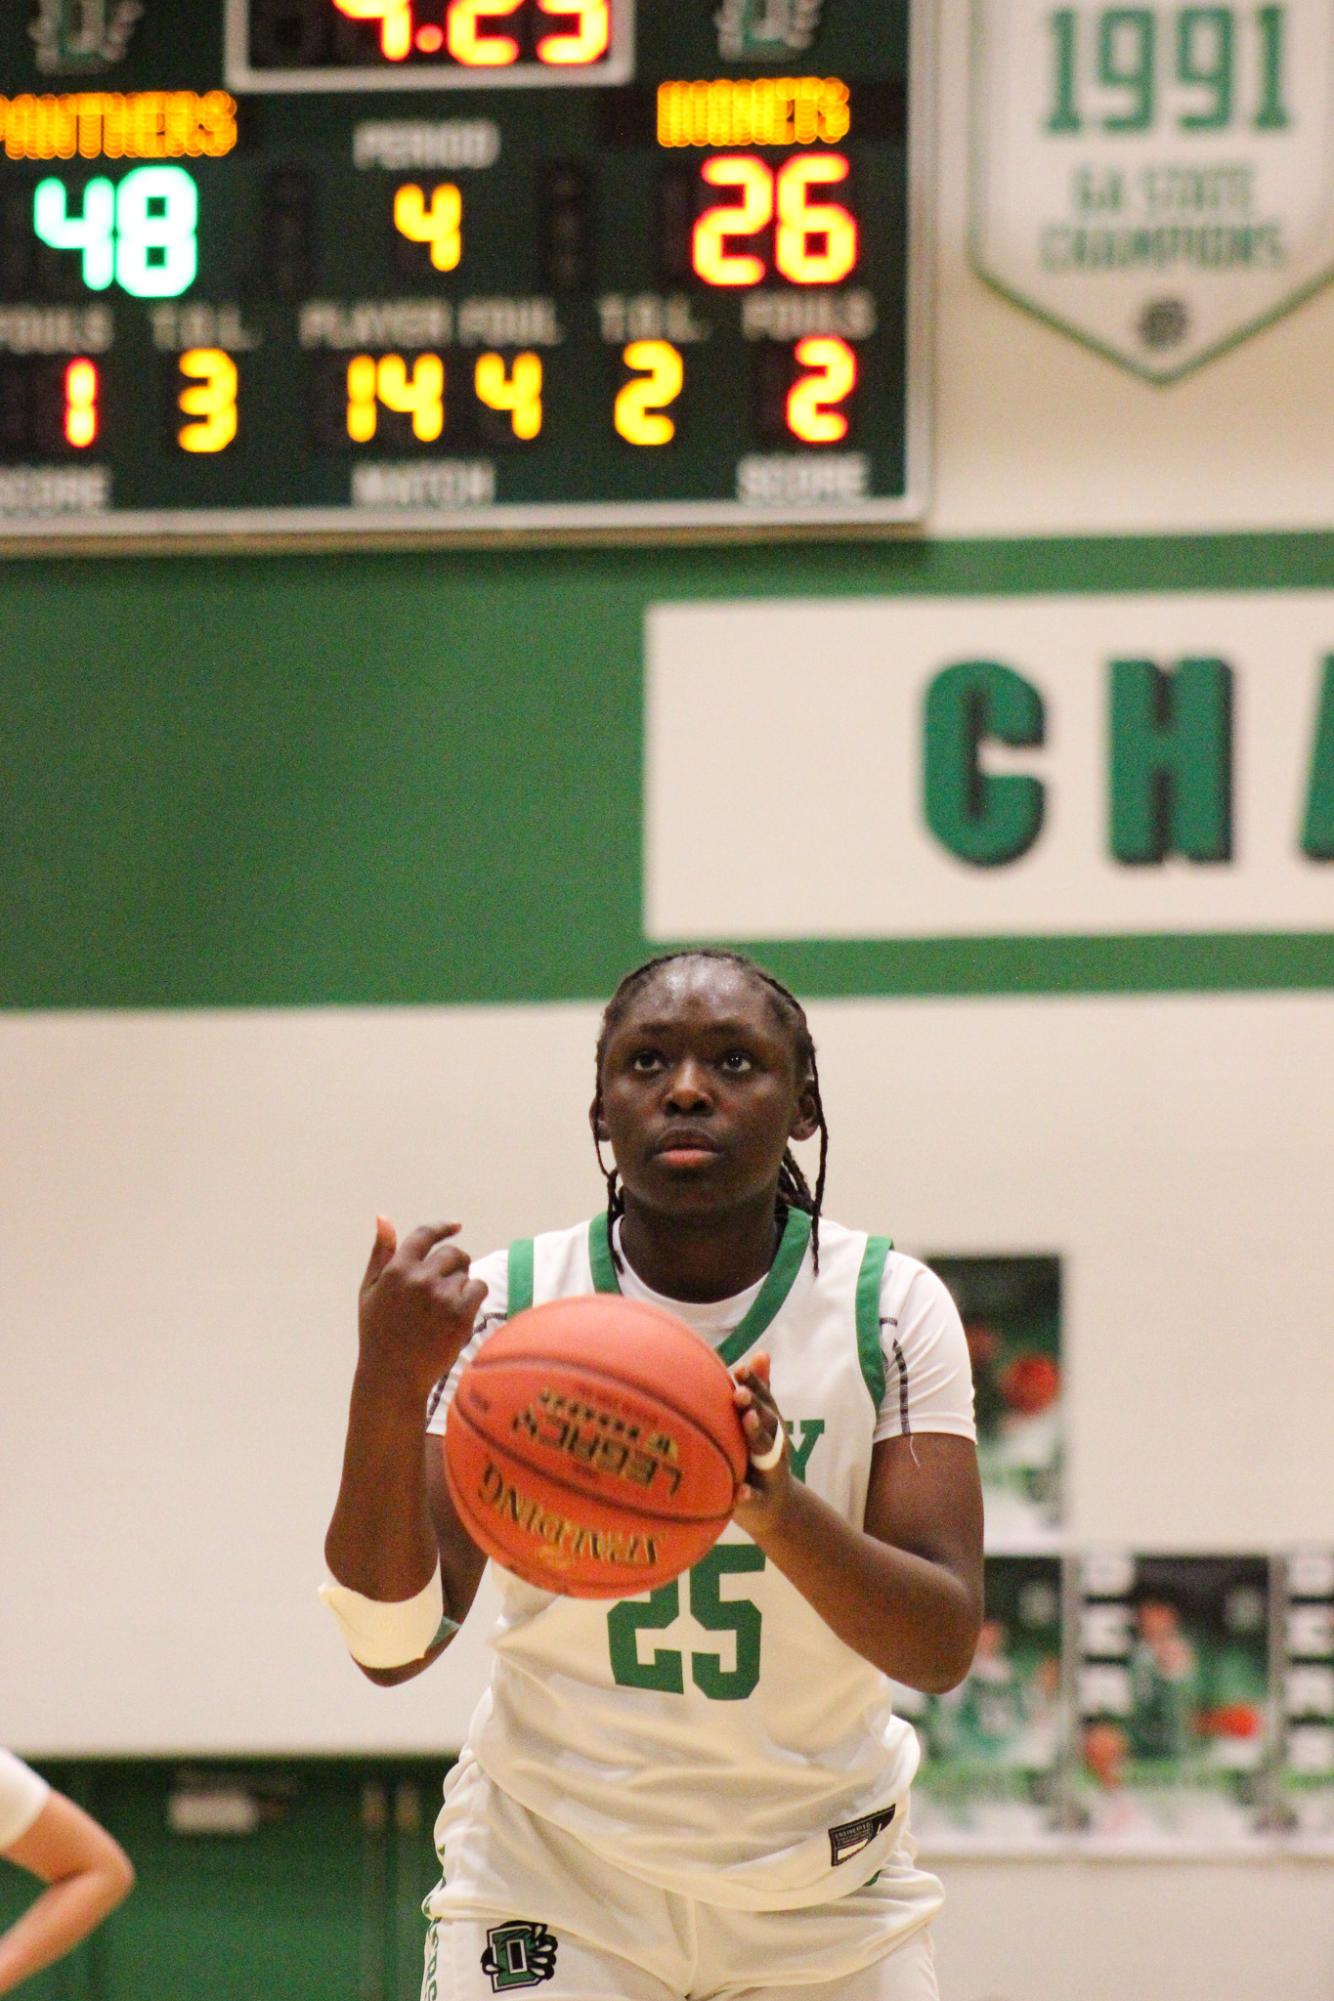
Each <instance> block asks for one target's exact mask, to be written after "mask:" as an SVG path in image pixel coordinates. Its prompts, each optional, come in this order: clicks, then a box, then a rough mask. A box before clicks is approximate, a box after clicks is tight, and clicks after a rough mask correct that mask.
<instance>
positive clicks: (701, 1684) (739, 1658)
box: [607, 1543, 764, 1702]
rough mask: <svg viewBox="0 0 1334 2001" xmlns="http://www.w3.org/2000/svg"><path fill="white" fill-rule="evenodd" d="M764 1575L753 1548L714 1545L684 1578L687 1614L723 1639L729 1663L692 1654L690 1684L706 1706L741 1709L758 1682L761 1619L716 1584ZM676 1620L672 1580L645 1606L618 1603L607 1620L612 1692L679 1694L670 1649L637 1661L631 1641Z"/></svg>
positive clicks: (680, 1667)
mask: <svg viewBox="0 0 1334 2001" xmlns="http://www.w3.org/2000/svg"><path fill="white" fill-rule="evenodd" d="M763 1569H764V1551H763V1550H762V1549H757V1548H756V1547H755V1545H754V1543H715V1544H714V1546H713V1548H712V1549H711V1550H710V1551H709V1553H708V1555H707V1556H706V1557H703V1558H702V1559H701V1560H700V1562H698V1563H697V1564H696V1565H695V1567H694V1569H693V1570H692V1571H691V1572H690V1613H691V1617H692V1618H693V1619H694V1621H695V1623H696V1625H699V1626H703V1628H704V1630H705V1632H707V1633H731V1634H733V1635H734V1636H735V1641H736V1664H735V1666H733V1667H730V1668H725V1667H724V1666H723V1661H722V1655H721V1654H706V1653H693V1654H691V1656H690V1679H691V1680H692V1681H693V1682H694V1684H695V1686H696V1688H697V1689H698V1690H699V1691H700V1693H701V1695H706V1696H707V1697H708V1699H709V1700H710V1702H744V1701H745V1699H746V1697H747V1696H748V1695H753V1694H754V1692H755V1689H756V1687H757V1686H758V1684H759V1679H760V1628H761V1623H762V1615H761V1613H760V1608H759V1606H758V1605H756V1604H755V1603H753V1601H752V1600H751V1599H749V1598H725V1597H724V1596H723V1593H722V1589H721V1585H722V1580H723V1578H724V1577H738V1576H742V1575H744V1574H746V1573H747V1572H754V1571H757V1570H763ZM680 1614H681V1594H680V1590H679V1588H678V1580H677V1579H675V1578H674V1579H673V1580H672V1582H671V1583H670V1584H662V1585H659V1587H658V1589H657V1590H656V1591H655V1592H654V1593H653V1594H652V1596H651V1597H650V1598H648V1599H633V1598H623V1599H621V1600H620V1602H619V1603H618V1604H615V1605H613V1606H612V1608H611V1610H610V1611H609V1612H608V1614H607V1644H608V1649H609V1652H610V1655H611V1671H612V1675H613V1677H614V1679H615V1681H616V1685H617V1687H618V1688H651V1689H656V1690H657V1691H658V1692H659V1693H660V1694H663V1695H682V1694H684V1692H685V1673H684V1665H685V1664H684V1661H683V1658H682V1656H681V1654H680V1652H679V1651H678V1650H677V1649H676V1648H675V1647H658V1648H656V1649H655V1650H654V1652H653V1655H652V1657H651V1658H650V1659H649V1660H647V1661H644V1660H641V1659H640V1655H639V1634H640V1633H642V1632H655V1633H660V1632H662V1631H663V1630H664V1629H665V1628H666V1627H668V1626H672V1625H674V1624H675V1623H676V1621H677V1619H678V1618H679V1617H680Z"/></svg>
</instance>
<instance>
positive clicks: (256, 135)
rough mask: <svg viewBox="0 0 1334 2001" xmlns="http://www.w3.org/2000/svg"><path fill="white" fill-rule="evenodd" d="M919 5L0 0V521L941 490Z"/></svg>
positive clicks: (681, 512)
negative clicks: (929, 434)
mask: <svg viewBox="0 0 1334 2001" xmlns="http://www.w3.org/2000/svg"><path fill="white" fill-rule="evenodd" d="M925 13H926V6H925V0H874V4H870V0H6V5H5V7H4V8H3V10H0V544H3V545H4V546H6V547H8V548H11V549H13V548H31V547H45V546H49V545H51V544H52V543H57V544H58V543H61V542H62V541H63V542H68V541H70V540H77V541H79V542H87V541H89V540H92V541H94V542H98V541H101V540H103V539H110V540H112V541H115V540H117V539H127V540H128V539H131V538H133V539H137V540H139V541H140V542H142V540H143V539H144V538H155V539H156V540H158V541H159V542H178V541H181V540H186V541H189V540H193V539H197V538H209V537H218V536H231V537H237V536H242V537H246V538H254V537H261V536H263V537H272V536H274V535H275V534H276V535H279V536H285V537H288V538H292V537H301V538H307V537H316V538H320V539H330V538H333V539H337V538H340V537H357V538H362V539H364V538H365V537H366V536H368V535H373V536H377V537H378V536H383V535H386V534H387V535H397V534H405V535H408V536H413V535H423V534H429V535H431V536H432V537H436V538H438V537H441V536H444V537H450V536H455V535H459V536H465V535H469V534H476V533H477V532H478V531H479V530H480V531H486V530H490V531H492V532H493V533H494V532H496V531H511V530H517V531H519V532H521V533H527V534H530V535H532V536H535V537H543V536H545V537H548V538H550V537H559V536H562V535H564V536H570V535H582V534H584V533H591V534H593V535H597V534H604V535H606V534H611V535H614V534H618V533H619V534H626V533H633V532H635V531H652V532H655V533H656V532H658V531H662V530H668V531H670V530H688V529H695V530H699V531H703V532H706V533H712V534H716V533H719V532H724V533H725V532H727V531H730V530H736V529H742V530H747V531H750V532H752V533H754V532H756V531H760V532H763V530H764V529H765V528H766V527H768V526H771V525H777V524H792V525H803V526H812V525H822V524H823V525H831V526H832V525H842V526H843V527H845V528H847V527H856V526H867V525H870V524H874V523H884V522H896V521H905V520H910V519H914V518H917V517H919V516H920V515H921V513H922V511H923V508H924V504H925V492H924V488H925V468H924V463H923V461H924V456H925V432H926V409H925V396H926V391H925V384H926V366H925V355H924V352H923V347H924V334H925V298H926V293H927V284H928V280H927V274H926V271H925V269H924V241H923V234H922V230H921V227H920V207H921V182H922V172H921V167H922V153H923V146H924V133H923V130H922V117H921V107H922V106H923V105H924V104H925V103H926V101H927V99H928V97H929V81H930V80H929V76H928V75H927V61H926V56H927V52H926V50H925V48H924V37H925V33H926V30H925V25H924V16H925Z"/></svg>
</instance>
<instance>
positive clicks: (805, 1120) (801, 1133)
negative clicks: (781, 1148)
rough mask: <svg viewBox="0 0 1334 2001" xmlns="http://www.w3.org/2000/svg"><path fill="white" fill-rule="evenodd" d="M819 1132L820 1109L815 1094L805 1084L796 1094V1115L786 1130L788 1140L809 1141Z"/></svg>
mask: <svg viewBox="0 0 1334 2001" xmlns="http://www.w3.org/2000/svg"><path fill="white" fill-rule="evenodd" d="M819 1130H820V1107H819V1105H818V1103H817V1102H816V1097H815V1092H814V1091H813V1090H812V1089H811V1087H810V1085H809V1084H807V1085H806V1086H804V1087H803V1089H802V1090H800V1091H799V1092H798V1093H797V1115H796V1117H795V1118H794V1119H793V1121H792V1124H791V1126H790V1128H789V1130H788V1137H789V1138H790V1139H809V1138H810V1137H811V1134H812V1133H818V1132H819Z"/></svg>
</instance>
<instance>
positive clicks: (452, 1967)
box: [422, 1761, 942, 2001]
mask: <svg viewBox="0 0 1334 2001" xmlns="http://www.w3.org/2000/svg"><path fill="white" fill-rule="evenodd" d="M437 1837H438V1843H439V1848H440V1859H441V1864H442V1868H443V1872H444V1874H443V1880H442V1881H441V1883H440V1884H439V1885H438V1887H437V1888H436V1889H435V1890H433V1891H432V1893H431V1895H430V1896H429V1897H428V1898H427V1900H426V1914H427V1917H428V1919H429V1920H430V1929H429V1931H428V1933H427V1939H426V1971H425V1976H424V1979H423V1983H422V2001H490V1997H491V1996H492V1995H496V1994H511V1995H515V1996H517V1997H520V2001H523V1997H524V1996H525V1995H526V1993H527V1992H532V1993H534V1994H535V1995H536V1996H538V1997H540V2001H938V1991H937V1987H936V1976H935V1965H934V1958H933V1953H932V1947H931V1937H930V1932H929V1929H928V1927H929V1925H930V1921H931V1919H932V1918H933V1917H934V1915H935V1913H936V1912H937V1911H938V1910H939V1908H940V1904H941V1896H942V1893H941V1888H940V1884H939V1882H938V1881H937V1880H936V1878H935V1877H934V1876H931V1875H928V1873H927V1872H926V1871H925V1870H923V1869H919V1868H918V1867H917V1866H916V1863H915V1860H914V1855H915V1849H914V1845H913V1842H912V1838H911V1836H910V1835H909V1833H908V1831H907V1828H906V1826H905V1828H904V1832H903V1835H902V1837H901V1840H900V1843H899V1845H898V1846H897V1847H896V1849H895V1850H894V1851H893V1853H892V1855H891V1856H890V1858H889V1859H888V1861H887V1862H886V1864H885V1866H884V1867H883V1868H882V1869H881V1871H880V1872H879V1874H878V1875H877V1876H876V1877H874V1878H873V1879H872V1881H871V1882H869V1883H867V1884H866V1885H865V1886H864V1887H863V1888H861V1889H859V1890H853V1891H851V1892H850V1893H849V1894H848V1895H847V1896H845V1897H839V1898H836V1899H835V1900H834V1901H833V1902H830V1903H825V1904H810V1905H806V1906H805V1907H804V1908H802V1909H799V1910H785V1911H742V1910H734V1909H732V1908H730V1907H728V1906H725V1905H721V1904H712V1903H705V1902H704V1901H702V1900H700V1899H697V1898H693V1897H685V1896H680V1895H677V1894H675V1893H673V1892H671V1891H667V1890H660V1889H657V1888H656V1887H655V1886H654V1885H653V1884H651V1883H645V1882H642V1881H641V1880H640V1879H639V1878H638V1877H637V1876H629V1875H627V1874H625V1872H624V1871H622V1870H618V1869H616V1868H614V1867H613V1866H612V1865H611V1864H610V1863H608V1862H607V1861H606V1860H605V1859H604V1858H603V1857H602V1856H600V1855H597V1854H595V1853H594V1852H593V1851H592V1850H591V1849H589V1848H587V1847H585V1846H584V1844H583V1843H582V1842H580V1841H578V1840H576V1839H575V1837H574V1836H573V1835H570V1834H567V1833H565V1832H564V1830H563V1829H561V1828H558V1827H555V1826H553V1824H552V1823H551V1822H550V1821H545V1820H542V1819H540V1818H539V1817H538V1816H537V1815H536V1814H533V1813H530V1812H529V1811H528V1810H527V1809H526V1808H525V1807H522V1806H520V1805H519V1803H518V1802H517V1800H514V1799H512V1798H511V1797H510V1795H509V1794H508V1793H504V1792H502V1791H501V1790H500V1788H499V1787H498V1786H495V1785H493V1784H492V1783H491V1781H490V1780H489V1779H488V1778H487V1777H486V1775H485V1773H483V1772H482V1771H481V1770H480V1768H479V1767H478V1766H477V1765H475V1764H474V1763H472V1762H471V1761H468V1762H467V1763H466V1764H465V1766H464V1768H463V1769H462V1770H460V1771H459V1772H457V1773H456V1774H455V1775H454V1776H453V1778H452V1780H451V1785H450V1788H449V1797H448V1801H447V1804H446V1806H445V1809H444V1811H443V1812H442V1814H441V1816H440V1821H439V1823H438V1826H437Z"/></svg>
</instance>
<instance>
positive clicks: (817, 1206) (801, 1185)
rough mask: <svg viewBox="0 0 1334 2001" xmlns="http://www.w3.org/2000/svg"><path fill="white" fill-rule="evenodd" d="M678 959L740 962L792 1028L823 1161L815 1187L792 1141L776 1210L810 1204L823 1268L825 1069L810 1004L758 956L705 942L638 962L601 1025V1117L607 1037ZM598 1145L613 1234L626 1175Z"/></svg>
mask: <svg viewBox="0 0 1334 2001" xmlns="http://www.w3.org/2000/svg"><path fill="white" fill-rule="evenodd" d="M678 959H718V960H721V961H722V963H723V964H724V965H728V966H736V967H738V968H739V969H740V971H742V972H743V973H747V974H749V975H750V976H751V978H753V979H756V980H758V981H759V982H760V984H761V985H762V986H763V987H764V988H765V990H766V991H767V993H768V995H769V996H770V999H771V1000H772V1001H773V1002H774V1004H775V1009H776V1012H777V1013H778V1015H779V1016H780V1018H781V1019H782V1021H783V1022H784V1024H785V1025H786V1026H787V1027H788V1028H790V1029H791V1031H792V1041H793V1051H794V1054H795V1056H796V1059H797V1064H798V1068H799V1069H800V1070H803V1071H804V1073H805V1081H806V1083H807V1085H808V1087H809V1089H810V1092H811V1095H812V1096H813V1098H814V1099H815V1110H816V1115H817V1117H818V1119H819V1122H820V1164H819V1167H818V1169H817V1170H816V1176H815V1188H814V1190H813V1191H812V1189H811V1185H810V1183H809V1182H808V1181H807V1179H806V1176H805V1175H804V1174H803V1173H802V1171H801V1167H800V1165H799V1164H798V1161H797V1158H796V1155H795V1154H794V1153H793V1151H792V1148H791V1147H790V1146H789V1147H786V1148H785V1149H784V1152H783V1158H782V1162H781V1164H780V1166H779V1170H778V1193H777V1199H776V1202H775V1205H774V1208H775V1216H776V1218H777V1220H778V1221H779V1222H780V1223H781V1222H782V1220H783V1218H784V1217H785V1216H786V1215H787V1212H788V1210H789V1208H792V1209H804V1210H805V1211H806V1213H807V1214H808V1215H809V1217H810V1219H811V1256H812V1258H813V1260H814V1264H815V1269H816V1271H817V1272H818V1271H819V1269H820V1211H821V1208H822V1206H823V1204H824V1186H825V1170H826V1166H827V1163H828V1159H829V1127H828V1125H827V1123H826V1121H825V1115H824V1102H823V1100H822V1099H821V1096H820V1072H819V1068H818V1065H817V1064H816V1060H815V1043H814V1041H813V1039H812V1037H811V1031H810V1025H809V1023H808V1022H807V1020H806V1010H805V1008H804V1007H803V1006H802V1005H801V1002H800V1001H799V1000H798V999H797V997H796V995H795V994H794V993H791V992H790V991H789V990H788V988H787V987H785V986H784V985H783V982H782V981H781V980H779V979H776V978H775V977H774V975H773V974H772V973H769V972H766V971H765V969H764V967H763V966H760V965H757V964H756V962H755V960H754V959H748V958H747V957H746V956H745V954H744V953H743V952H728V951H724V950H723V948H722V947H721V946H712V945H706V946H700V947H699V948H698V949H697V950H695V951H681V952H660V953H659V954H658V956H657V958H655V959H646V960H645V961H644V963H643V965H642V966H636V967H635V968H634V970H633V971H632V972H629V973H627V974H626V975H625V978H624V979H623V980H622V981H621V983H620V985H619V986H618V987H617V988H616V991H615V992H614V993H613V995H612V997H611V999H610V1000H609V1001H608V1002H607V1005H606V1007H605V1008H604V1009H603V1013H602V1026H601V1028H600V1029H599V1030H598V1040H597V1052H596V1070H597V1075H596V1082H595V1088H594V1092H593V1114H594V1118H595V1120H596V1118H597V1117H599V1116H600V1114H601V1111H602V1064H603V1060H604V1058H605V1056H606V1053H607V1042H608V1040H609V1038H610V1036H611V1033H612V1030H613V1029H615V1028H616V1027H618V1026H619V1024H620V1022H621V1021H622V1019H623V1018H624V1016H625V1013H626V1010H627V1009H628V1008H629V1005H630V1003H631V1001H632V1000H633V999H634V997H635V995H636V994H637V993H638V992H639V990H640V988H641V987H643V986H644V985H645V984H646V983H647V982H648V981H649V980H650V979H651V978H652V977H653V975H654V973H656V972H658V971H659V970H660V968H661V967H663V966H670V965H673V964H674V963H675V962H676V961H677V960H678ZM593 1146H594V1150H595V1152H596V1154H597V1162H598V1172H599V1173H600V1174H601V1175H602V1178H603V1180H604V1181H605V1182H606V1184H607V1234H608V1237H610V1235H611V1231H612V1227H613V1225H614V1224H615V1222H616V1218H617V1217H618V1216H620V1215H622V1214H623V1213H624V1210H625V1194H624V1191H623V1190H622V1188H621V1177H620V1174H619V1173H618V1171H617V1168H616V1164H615V1162H614V1161H613V1163H612V1165H611V1166H610V1167H608V1166H607V1165H606V1163H605V1162H604V1160H603V1158H602V1146H601V1143H600V1142H599V1140H598V1139H597V1137H596V1133H595V1135H594V1140H593ZM613 1255H614V1253H613Z"/></svg>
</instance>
